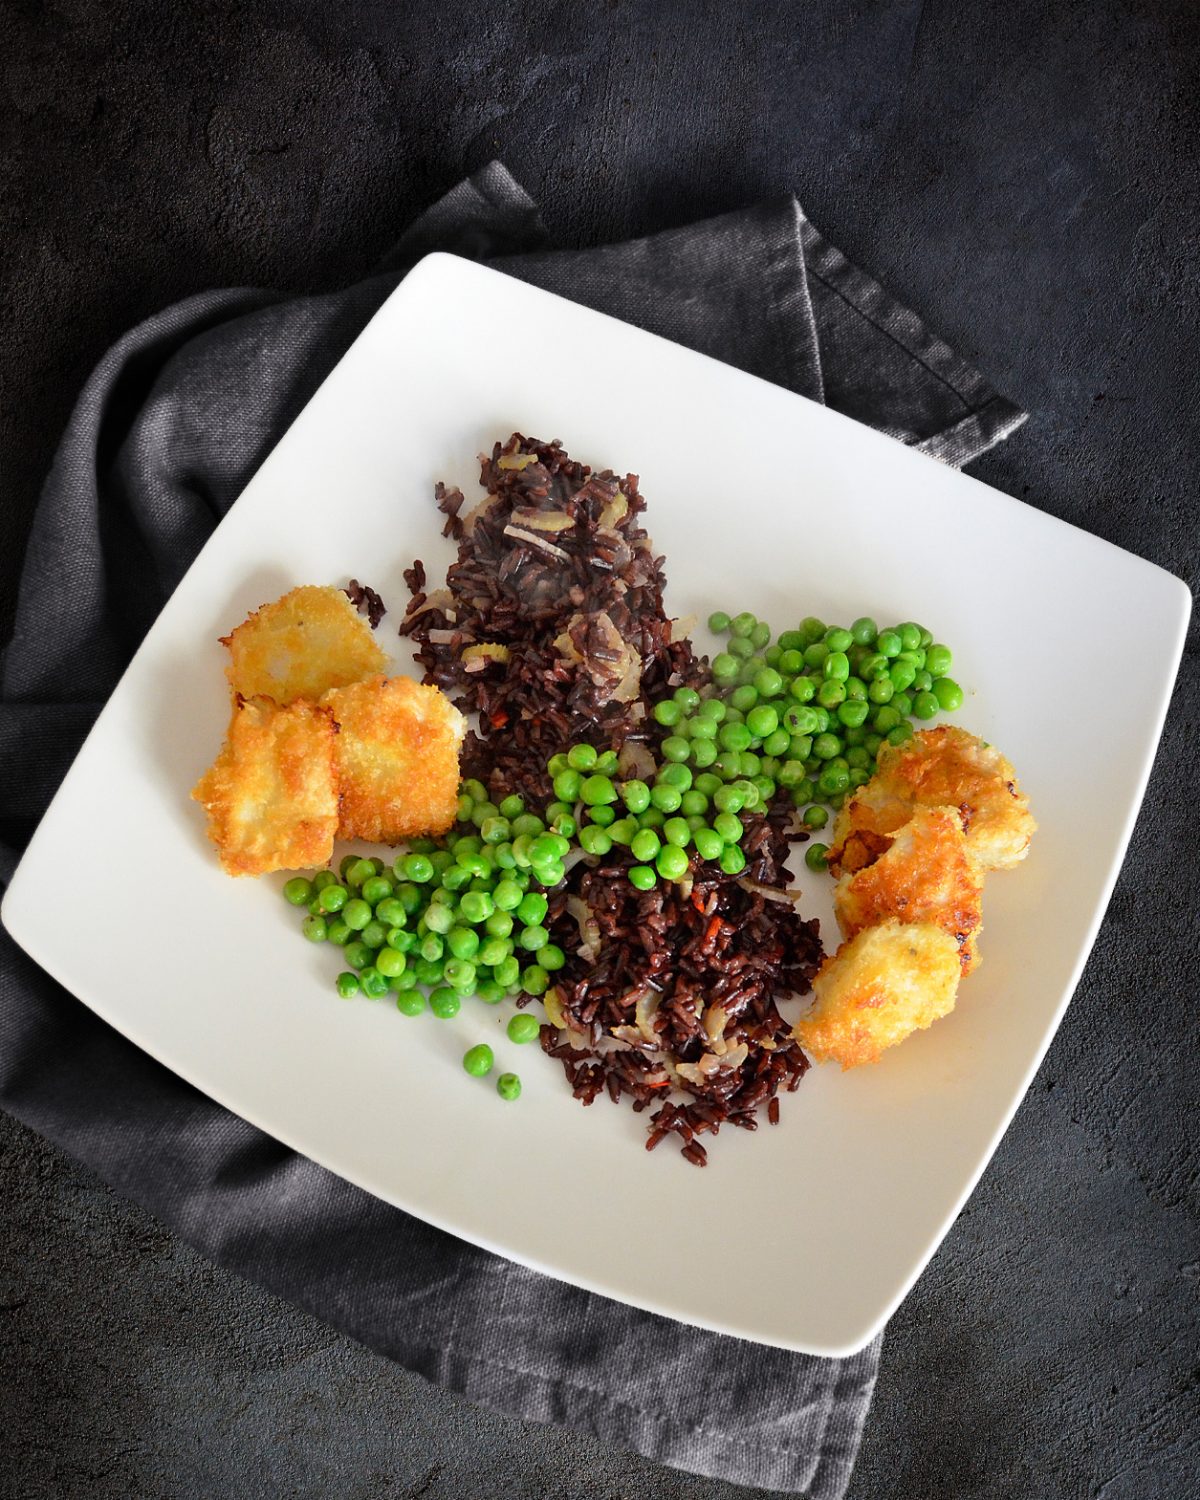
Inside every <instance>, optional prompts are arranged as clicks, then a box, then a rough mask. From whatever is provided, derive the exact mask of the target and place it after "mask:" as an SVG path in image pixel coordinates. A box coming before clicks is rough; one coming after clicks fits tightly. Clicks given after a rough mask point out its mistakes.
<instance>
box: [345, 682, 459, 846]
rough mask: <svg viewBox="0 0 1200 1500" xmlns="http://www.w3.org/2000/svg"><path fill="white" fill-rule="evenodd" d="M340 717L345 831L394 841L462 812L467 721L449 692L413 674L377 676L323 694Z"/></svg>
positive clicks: (442, 825)
mask: <svg viewBox="0 0 1200 1500" xmlns="http://www.w3.org/2000/svg"><path fill="white" fill-rule="evenodd" d="M321 701H322V703H323V704H324V706H325V707H326V708H328V709H329V710H330V711H331V712H332V714H333V717H334V719H335V720H336V722H337V725H338V731H339V732H338V736H337V740H336V743H335V746H334V761H335V764H336V766H337V773H338V787H339V790H340V793H341V823H340V829H339V832H340V835H341V837H342V838H344V839H367V840H369V841H370V842H371V843H380V844H395V843H398V842H399V841H400V840H401V839H405V838H412V837H414V836H416V835H418V834H428V833H444V832H445V831H446V829H447V828H449V827H450V825H451V823H453V822H454V819H455V816H456V815H457V812H458V752H459V747H460V746H461V745H462V740H463V734H464V732H465V729H466V724H465V722H464V720H463V716H462V714H460V713H459V711H458V709H456V708H455V707H454V705H453V703H451V702H450V700H449V698H447V697H446V696H445V694H444V693H442V692H440V691H439V689H437V688H435V687H424V686H422V685H421V683H419V682H414V681H413V680H412V679H411V678H409V677H390V678H389V677H373V678H371V679H370V680H369V681H367V682H354V683H350V684H349V685H348V686H346V687H339V688H335V689H334V690H333V691H332V692H329V693H326V694H325V696H324V698H323V699H322V700H321Z"/></svg>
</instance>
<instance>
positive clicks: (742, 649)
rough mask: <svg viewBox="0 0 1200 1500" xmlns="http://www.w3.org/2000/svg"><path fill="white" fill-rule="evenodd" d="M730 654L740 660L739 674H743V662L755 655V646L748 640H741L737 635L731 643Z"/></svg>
mask: <svg viewBox="0 0 1200 1500" xmlns="http://www.w3.org/2000/svg"><path fill="white" fill-rule="evenodd" d="M729 655H730V656H732V657H735V658H736V659H737V662H738V676H739V677H740V676H741V675H742V664H743V663H745V662H747V661H749V660H750V658H751V657H752V656H753V655H754V647H753V646H752V645H751V643H750V642H749V641H748V640H739V639H737V638H736V637H735V638H734V639H733V640H731V641H730V643H729Z"/></svg>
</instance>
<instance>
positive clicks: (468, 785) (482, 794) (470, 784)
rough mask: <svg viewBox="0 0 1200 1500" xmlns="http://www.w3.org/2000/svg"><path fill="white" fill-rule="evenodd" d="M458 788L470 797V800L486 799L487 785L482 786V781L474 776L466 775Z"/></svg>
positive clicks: (484, 800) (479, 800)
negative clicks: (465, 778)
mask: <svg viewBox="0 0 1200 1500" xmlns="http://www.w3.org/2000/svg"><path fill="white" fill-rule="evenodd" d="M459 790H460V791H461V792H462V793H463V795H464V796H467V797H470V799H471V801H472V802H486V801H487V798H488V789H487V787H485V786H484V784H483V782H482V781H479V780H477V779H476V778H475V777H474V776H471V777H468V778H467V780H466V781H464V782H463V783H462V785H461V787H460V788H459Z"/></svg>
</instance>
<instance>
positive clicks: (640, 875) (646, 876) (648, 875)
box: [628, 865, 658, 891]
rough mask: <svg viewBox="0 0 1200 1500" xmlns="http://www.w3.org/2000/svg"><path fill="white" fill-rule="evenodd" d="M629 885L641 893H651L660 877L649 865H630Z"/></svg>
mask: <svg viewBox="0 0 1200 1500" xmlns="http://www.w3.org/2000/svg"><path fill="white" fill-rule="evenodd" d="M628 874H629V883H630V885H632V886H636V887H637V889H638V890H639V891H649V890H653V888H654V887H655V886H656V885H657V884H658V876H657V875H656V874H655V873H654V871H653V870H652V869H651V867H650V866H649V865H630V867H629V871H628Z"/></svg>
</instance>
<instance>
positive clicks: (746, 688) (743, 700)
mask: <svg viewBox="0 0 1200 1500" xmlns="http://www.w3.org/2000/svg"><path fill="white" fill-rule="evenodd" d="M757 702H758V689H757V688H756V687H755V686H754V684H753V683H750V682H743V683H742V685H741V687H735V688H734V690H733V692H732V693H730V695H729V704H730V707H731V708H736V709H737V710H738V712H739V713H743V714H744V713H746V712H748V710H750V709H752V708H753V707H754V705H755V704H756V703H757Z"/></svg>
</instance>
